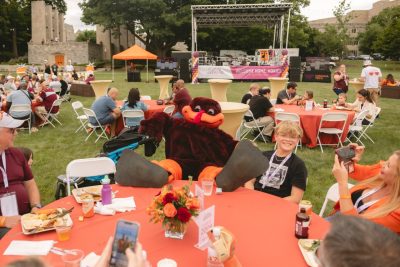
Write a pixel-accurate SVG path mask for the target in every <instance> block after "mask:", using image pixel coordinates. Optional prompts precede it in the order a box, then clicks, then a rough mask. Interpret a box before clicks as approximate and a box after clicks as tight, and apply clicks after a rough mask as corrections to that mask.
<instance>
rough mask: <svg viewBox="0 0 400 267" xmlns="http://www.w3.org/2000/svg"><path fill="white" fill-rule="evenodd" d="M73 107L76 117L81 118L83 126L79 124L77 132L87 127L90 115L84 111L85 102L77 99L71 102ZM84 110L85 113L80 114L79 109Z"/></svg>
mask: <svg viewBox="0 0 400 267" xmlns="http://www.w3.org/2000/svg"><path fill="white" fill-rule="evenodd" d="M71 105H72V109H73V110H74V112H75V114H76V118H77V119H78V120H79V122H80V123H81V126H79V128H78V129H76V131H75V133H77V132H79V131H80V130H82V129H86V124H87V122H88V117H87V116H86V114H85V113H84V112H83V104H82V102H81V101H75V102H72V103H71ZM80 110H82V112H83V114H79V111H80Z"/></svg>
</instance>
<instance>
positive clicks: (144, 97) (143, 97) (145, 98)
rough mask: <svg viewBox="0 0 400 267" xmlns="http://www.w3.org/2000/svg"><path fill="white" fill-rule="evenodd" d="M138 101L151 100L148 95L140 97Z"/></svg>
mask: <svg viewBox="0 0 400 267" xmlns="http://www.w3.org/2000/svg"><path fill="white" fill-rule="evenodd" d="M140 100H151V96H149V95H142V96H141V97H140Z"/></svg>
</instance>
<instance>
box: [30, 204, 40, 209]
mask: <svg viewBox="0 0 400 267" xmlns="http://www.w3.org/2000/svg"><path fill="white" fill-rule="evenodd" d="M33 208H38V209H41V208H42V204H40V203H38V204H31V209H33Z"/></svg>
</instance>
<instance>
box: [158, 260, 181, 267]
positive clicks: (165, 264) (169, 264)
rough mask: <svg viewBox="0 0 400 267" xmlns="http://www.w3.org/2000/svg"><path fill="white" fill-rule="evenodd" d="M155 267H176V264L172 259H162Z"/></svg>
mask: <svg viewBox="0 0 400 267" xmlns="http://www.w3.org/2000/svg"><path fill="white" fill-rule="evenodd" d="M157 267H178V264H177V263H176V261H174V260H172V259H162V260H159V261H158V262H157Z"/></svg>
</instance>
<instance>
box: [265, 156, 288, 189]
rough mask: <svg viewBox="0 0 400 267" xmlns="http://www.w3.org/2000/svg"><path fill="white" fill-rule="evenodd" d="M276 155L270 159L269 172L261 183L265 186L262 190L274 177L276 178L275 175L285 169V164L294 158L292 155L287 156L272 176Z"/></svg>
mask: <svg viewBox="0 0 400 267" xmlns="http://www.w3.org/2000/svg"><path fill="white" fill-rule="evenodd" d="M275 155H276V151H275V152H274V154H272V156H271V158H270V159H269V166H268V170H267V171H266V172H265V176H264V177H263V179H262V181H261V183H262V184H263V186H262V188H264V187H265V186H266V185H267V183H268V182H269V181H270V180H271V178H272V177H274V176H275V174H276V173H277V172H278V171H279V170H280V169H281V168H282V167H283V165H285V163H286V162H287V161H288V160H289V158H290V157H291V156H292V153H290V154H289V155H287V156H286V157H285V158H284V159H283V160H282V162H281V163H280V164H279V166H278V167H277V168H276V169H275V170H274V171H273V172H272V173H271V174H270V172H271V166H272V161H273V159H274V157H275Z"/></svg>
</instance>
